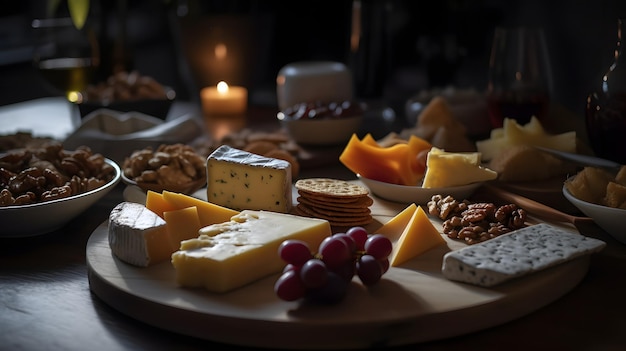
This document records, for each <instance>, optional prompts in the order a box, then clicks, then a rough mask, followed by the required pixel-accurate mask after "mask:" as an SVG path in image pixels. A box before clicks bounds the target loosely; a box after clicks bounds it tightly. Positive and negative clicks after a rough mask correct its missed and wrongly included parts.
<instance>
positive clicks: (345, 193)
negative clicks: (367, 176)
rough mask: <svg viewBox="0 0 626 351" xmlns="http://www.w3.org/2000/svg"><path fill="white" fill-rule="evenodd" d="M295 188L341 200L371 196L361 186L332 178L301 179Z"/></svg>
mask: <svg viewBox="0 0 626 351" xmlns="http://www.w3.org/2000/svg"><path fill="white" fill-rule="evenodd" d="M295 187H296V189H298V190H300V191H304V192H309V193H312V194H320V195H326V196H333V197H339V198H352V197H359V196H365V195H368V194H369V190H368V189H367V188H366V187H363V186H361V185H359V184H356V183H349V182H346V181H343V180H339V179H331V178H306V179H299V180H298V181H297V182H296V184H295Z"/></svg>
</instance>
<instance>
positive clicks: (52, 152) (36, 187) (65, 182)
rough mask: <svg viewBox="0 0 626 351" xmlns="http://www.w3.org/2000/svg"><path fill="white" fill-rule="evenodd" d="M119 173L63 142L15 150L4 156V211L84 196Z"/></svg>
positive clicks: (0, 178)
mask: <svg viewBox="0 0 626 351" xmlns="http://www.w3.org/2000/svg"><path fill="white" fill-rule="evenodd" d="M114 175H115V169H114V168H113V167H112V166H111V165H110V164H108V163H106V162H105V158H104V156H102V155H101V154H94V153H92V151H91V149H89V148H88V147H86V146H81V147H79V148H77V149H76V150H74V151H70V150H64V149H63V145H62V144H61V143H59V142H50V143H47V144H45V145H42V146H41V147H38V148H34V149H29V148H23V149H15V150H11V151H9V152H7V153H5V154H2V155H1V156H0V207H3V206H16V205H26V204H33V203H38V202H45V201H50V200H56V199H61V198H66V197H70V196H73V195H77V194H81V193H84V192H87V191H90V190H93V189H96V188H99V187H101V186H103V185H104V184H106V183H108V182H109V181H110V180H111V179H113V176H114Z"/></svg>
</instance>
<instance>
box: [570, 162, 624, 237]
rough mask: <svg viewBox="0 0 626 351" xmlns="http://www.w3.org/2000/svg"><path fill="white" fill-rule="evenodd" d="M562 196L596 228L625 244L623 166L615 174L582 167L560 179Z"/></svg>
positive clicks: (599, 169)
mask: <svg viewBox="0 0 626 351" xmlns="http://www.w3.org/2000/svg"><path fill="white" fill-rule="evenodd" d="M563 195H564V196H565V198H566V199H567V200H568V201H569V202H571V203H572V204H573V205H574V206H576V208H578V209H579V210H580V212H582V213H583V214H584V215H585V216H588V217H591V218H592V219H593V221H594V222H595V223H596V224H597V225H598V226H599V227H600V228H602V229H604V231H606V232H607V233H608V234H610V235H611V236H612V237H614V238H615V239H616V240H618V241H619V242H621V243H622V244H626V166H622V167H621V169H620V171H619V172H618V173H617V175H615V173H612V172H610V171H608V170H605V169H601V168H595V167H585V168H583V169H582V170H581V171H579V172H578V173H577V174H576V175H574V176H571V177H569V178H568V179H567V180H566V181H565V182H564V184H563Z"/></svg>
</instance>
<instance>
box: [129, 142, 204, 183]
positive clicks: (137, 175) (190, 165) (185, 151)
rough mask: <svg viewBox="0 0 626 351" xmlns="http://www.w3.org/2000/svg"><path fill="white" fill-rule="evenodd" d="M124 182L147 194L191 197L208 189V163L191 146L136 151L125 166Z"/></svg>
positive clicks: (170, 146) (168, 146)
mask: <svg viewBox="0 0 626 351" xmlns="http://www.w3.org/2000/svg"><path fill="white" fill-rule="evenodd" d="M122 180H123V181H124V183H126V184H127V185H131V186H137V187H139V188H141V189H142V190H143V191H145V192H147V191H155V192H158V193H161V192H163V191H164V190H167V191H172V192H177V193H183V194H187V195H191V194H193V193H194V192H196V190H198V189H200V188H202V187H203V186H205V185H206V181H207V180H206V160H205V158H204V157H202V156H201V155H200V154H198V153H197V152H196V151H195V150H194V149H193V148H192V147H191V146H188V145H185V144H180V143H179V144H161V145H160V146H159V147H158V148H157V149H156V150H153V149H152V147H146V148H144V149H142V150H135V151H133V153H132V154H131V155H130V156H129V157H127V158H126V159H125V160H124V162H123V164H122Z"/></svg>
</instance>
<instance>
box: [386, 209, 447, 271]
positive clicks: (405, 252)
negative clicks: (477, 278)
mask: <svg viewBox="0 0 626 351" xmlns="http://www.w3.org/2000/svg"><path fill="white" fill-rule="evenodd" d="M445 242H446V240H445V239H444V238H443V237H442V236H441V234H440V233H439V231H438V230H437V228H435V226H434V225H433V224H432V222H431V221H430V219H428V215H427V214H426V212H425V211H424V209H423V208H422V207H417V210H416V211H415V212H414V213H413V216H412V217H411V220H410V221H409V224H408V225H407V226H406V228H405V229H404V231H403V232H402V235H401V236H400V239H399V240H398V242H397V243H395V245H394V246H393V250H392V251H391V255H389V264H390V265H391V266H392V267H397V266H399V265H401V264H402V263H404V262H406V261H408V260H410V259H411V258H413V257H416V256H418V255H420V254H422V253H424V252H426V251H428V250H430V249H432V248H433V247H435V246H438V245H441V244H445Z"/></svg>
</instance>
